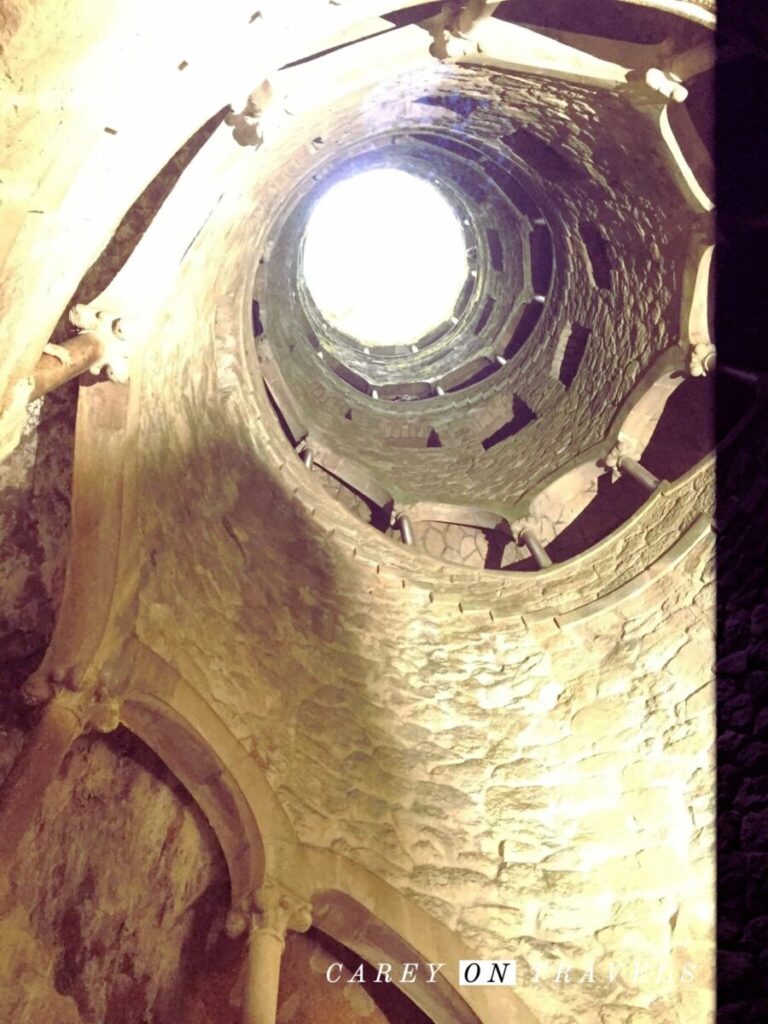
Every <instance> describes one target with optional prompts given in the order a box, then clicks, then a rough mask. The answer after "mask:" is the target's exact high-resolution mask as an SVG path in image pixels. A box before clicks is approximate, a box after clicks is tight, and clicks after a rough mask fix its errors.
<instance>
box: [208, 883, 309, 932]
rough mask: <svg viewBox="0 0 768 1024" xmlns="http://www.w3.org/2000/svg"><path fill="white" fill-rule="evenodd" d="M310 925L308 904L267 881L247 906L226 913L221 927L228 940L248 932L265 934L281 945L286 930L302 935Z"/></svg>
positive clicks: (234, 908)
mask: <svg viewBox="0 0 768 1024" xmlns="http://www.w3.org/2000/svg"><path fill="white" fill-rule="evenodd" d="M311 925H312V907H311V905H310V904H309V903H308V902H307V901H306V900H304V899H302V898H301V897H299V896H296V895H295V894H294V893H291V892H289V891H288V890H287V889H285V888H284V887H283V886H281V885H278V884H277V883H276V882H273V881H271V880H269V879H268V880H266V881H265V882H264V884H263V885H262V886H261V888H260V889H258V890H257V891H256V892H255V893H254V895H253V899H252V901H251V902H250V903H249V904H248V905H246V906H241V907H233V908H232V910H230V911H229V913H228V914H227V919H226V922H225V925H224V928H225V931H226V933H227V935H228V936H229V937H230V938H237V937H238V936H240V935H242V934H243V933H245V932H246V931H250V932H251V934H253V933H254V932H258V933H262V934H269V935H271V936H273V937H274V938H275V939H277V940H278V941H279V942H280V943H284V942H285V935H286V932H287V931H288V930H290V931H294V932H305V931H307V929H308V928H310V927H311Z"/></svg>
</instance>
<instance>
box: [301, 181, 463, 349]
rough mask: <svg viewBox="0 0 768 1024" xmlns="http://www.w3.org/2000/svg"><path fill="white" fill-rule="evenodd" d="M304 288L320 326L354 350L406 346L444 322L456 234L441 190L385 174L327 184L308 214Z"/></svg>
mask: <svg viewBox="0 0 768 1024" xmlns="http://www.w3.org/2000/svg"><path fill="white" fill-rule="evenodd" d="M303 272H304V281H305V284H306V286H307V289H308V290H309V293H310V295H311V296H312V299H313V301H314V303H315V305H316V306H317V309H318V310H319V312H320V313H321V315H322V316H323V317H324V318H325V320H326V321H327V322H328V323H329V324H330V325H331V326H332V327H335V328H336V329H337V330H339V331H343V332H344V334H347V335H349V336H350V337H352V338H354V339H356V340H357V341H358V342H360V343H361V344H362V345H364V346H371V347H375V346H377V345H408V344H413V343H414V342H417V341H418V340H419V339H420V338H422V337H423V336H424V335H425V334H428V333H429V332H430V331H431V330H433V329H434V328H435V327H437V326H438V325H439V324H441V323H444V322H445V321H447V320H449V319H450V317H451V315H452V314H453V309H454V306H455V305H456V301H457V299H458V298H459V294H460V292H461V289H462V286H463V284H464V282H465V281H466V278H467V275H468V272H469V268H468V265H467V254H466V247H465V244H464V234H463V230H462V227H461V224H460V222H459V219H458V217H457V216H456V214H455V213H454V212H453V210H452V208H451V206H450V204H449V203H448V202H447V200H446V199H445V198H444V197H443V196H442V195H441V193H440V192H439V191H438V190H437V189H436V188H435V187H434V186H433V185H432V184H430V183H429V182H428V181H426V180H425V179H423V178H419V177H416V176H415V175H413V174H408V173H407V172H405V171H399V170H394V169H391V168H385V169H379V170H371V171H365V172H363V173H361V174H357V175H355V176H353V177H350V178H345V179H344V180H342V181H339V182H337V183H336V184H335V185H332V186H331V188H329V189H328V191H327V192H325V193H324V194H323V195H322V196H321V198H320V199H319V200H318V202H317V204H316V206H315V207H314V209H313V210H312V213H311V215H310V217H309V220H308V223H307V227H306V232H305V235H304V247H303Z"/></svg>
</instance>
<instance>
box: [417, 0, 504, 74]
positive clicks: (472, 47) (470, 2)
mask: <svg viewBox="0 0 768 1024" xmlns="http://www.w3.org/2000/svg"><path fill="white" fill-rule="evenodd" d="M497 6H498V4H486V3H485V0H447V2H446V3H444V4H443V7H442V9H441V11H440V13H439V14H437V15H435V16H434V17H432V18H428V19H427V20H426V21H424V22H423V23H422V27H423V28H425V29H426V30H427V31H428V32H429V34H430V35H431V36H432V45H431V46H430V48H429V52H430V54H431V55H432V56H433V57H437V58H438V60H450V59H451V58H456V57H466V56H469V55H471V54H473V53H479V52H480V50H481V45H480V42H479V40H478V38H477V35H476V29H477V27H478V25H479V24H480V23H481V22H483V21H485V20H486V19H487V18H488V17H489V16H490V15H491V14H492V13H493V11H494V10H495V9H496V7H497Z"/></svg>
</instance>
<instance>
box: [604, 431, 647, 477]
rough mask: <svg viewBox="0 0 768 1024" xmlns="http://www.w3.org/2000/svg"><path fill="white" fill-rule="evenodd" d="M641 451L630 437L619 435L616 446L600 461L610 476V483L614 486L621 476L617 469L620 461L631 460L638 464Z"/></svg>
mask: <svg viewBox="0 0 768 1024" xmlns="http://www.w3.org/2000/svg"><path fill="white" fill-rule="evenodd" d="M641 455H642V451H641V450H640V445H639V444H638V442H637V441H635V440H634V439H633V438H631V437H627V436H626V435H619V437H618V439H617V441H616V444H615V445H614V446H613V448H611V450H610V451H609V452H608V454H607V455H606V456H605V457H604V458H603V459H601V462H602V464H603V465H604V466H605V468H606V469H607V470H609V471H610V474H611V483H612V484H615V483H616V481H617V480H618V479H619V477H620V476H621V470H620V469H619V462H620V461H621V460H622V459H633V460H634V461H635V462H638V461H639V459H640V456H641Z"/></svg>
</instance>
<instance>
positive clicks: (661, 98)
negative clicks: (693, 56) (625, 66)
mask: <svg viewBox="0 0 768 1024" xmlns="http://www.w3.org/2000/svg"><path fill="white" fill-rule="evenodd" d="M627 77H628V78H629V79H630V81H629V85H628V86H627V96H628V98H629V99H630V100H632V102H633V103H634V104H635V106H636V107H639V108H641V109H642V108H649V107H650V108H655V107H659V106H662V105H664V104H666V103H684V102H685V100H686V99H687V98H688V90H687V89H686V88H685V86H684V85H682V83H681V82H680V78H679V77H678V76H677V75H675V74H672V73H671V72H669V71H662V69H661V68H648V70H647V71H641V72H636V73H635V72H633V73H632V74H631V75H628V76H627Z"/></svg>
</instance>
